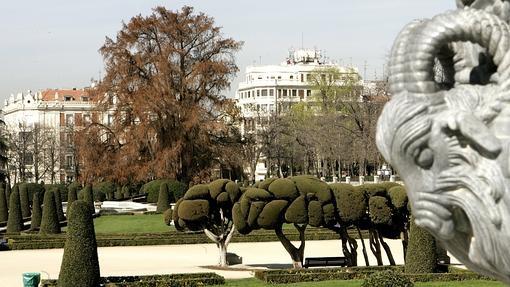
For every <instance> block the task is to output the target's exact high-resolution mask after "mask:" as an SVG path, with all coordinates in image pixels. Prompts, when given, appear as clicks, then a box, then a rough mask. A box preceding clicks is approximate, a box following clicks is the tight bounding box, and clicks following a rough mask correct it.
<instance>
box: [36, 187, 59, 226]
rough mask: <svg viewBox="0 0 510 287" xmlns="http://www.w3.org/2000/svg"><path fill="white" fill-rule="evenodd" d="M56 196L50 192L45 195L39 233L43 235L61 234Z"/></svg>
mask: <svg viewBox="0 0 510 287" xmlns="http://www.w3.org/2000/svg"><path fill="white" fill-rule="evenodd" d="M55 194H56V193H55V192H52V191H49V190H48V191H46V192H45V193H44V201H43V212H42V219H41V227H40V229H39V233H41V234H56V233H60V223H59V220H58V213H57V207H56V204H55Z"/></svg>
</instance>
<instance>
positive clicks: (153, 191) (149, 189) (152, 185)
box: [140, 179, 188, 203]
mask: <svg viewBox="0 0 510 287" xmlns="http://www.w3.org/2000/svg"><path fill="white" fill-rule="evenodd" d="M163 182H166V184H167V186H168V192H169V193H170V199H171V200H172V199H173V200H175V202H177V200H179V199H181V198H182V197H183V195H184V193H185V192H186V190H187V189H188V186H187V185H186V184H184V183H181V182H178V181H176V180H173V179H157V180H153V181H150V182H148V183H146V184H144V185H143V186H142V188H141V189H140V193H146V194H147V202H150V203H156V202H158V195H159V187H160V185H161V184H162V183H163Z"/></svg>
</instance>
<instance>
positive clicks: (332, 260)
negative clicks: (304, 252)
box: [304, 257, 349, 268]
mask: <svg viewBox="0 0 510 287" xmlns="http://www.w3.org/2000/svg"><path fill="white" fill-rule="evenodd" d="M347 265H349V259H347V258H346V257H308V258H306V259H305V264H304V267H305V268H308V267H322V266H347Z"/></svg>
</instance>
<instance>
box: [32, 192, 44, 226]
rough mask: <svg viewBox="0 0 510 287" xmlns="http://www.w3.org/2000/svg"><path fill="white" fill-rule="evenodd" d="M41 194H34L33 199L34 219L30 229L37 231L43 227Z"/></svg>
mask: <svg viewBox="0 0 510 287" xmlns="http://www.w3.org/2000/svg"><path fill="white" fill-rule="evenodd" d="M40 197H41V193H40V192H34V197H33V198H32V219H31V224H30V229H32V230H37V229H39V227H41V217H42V210H41V198H40Z"/></svg>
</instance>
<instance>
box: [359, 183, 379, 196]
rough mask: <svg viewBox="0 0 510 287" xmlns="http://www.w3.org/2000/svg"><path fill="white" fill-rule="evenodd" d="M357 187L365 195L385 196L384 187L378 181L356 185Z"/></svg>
mask: <svg viewBox="0 0 510 287" xmlns="http://www.w3.org/2000/svg"><path fill="white" fill-rule="evenodd" d="M356 188H357V189H359V190H361V191H363V192H364V193H365V196H366V197H369V198H370V197H372V196H386V193H387V192H386V187H385V186H384V185H382V184H379V183H366V184H362V185H358V186H356Z"/></svg>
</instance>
